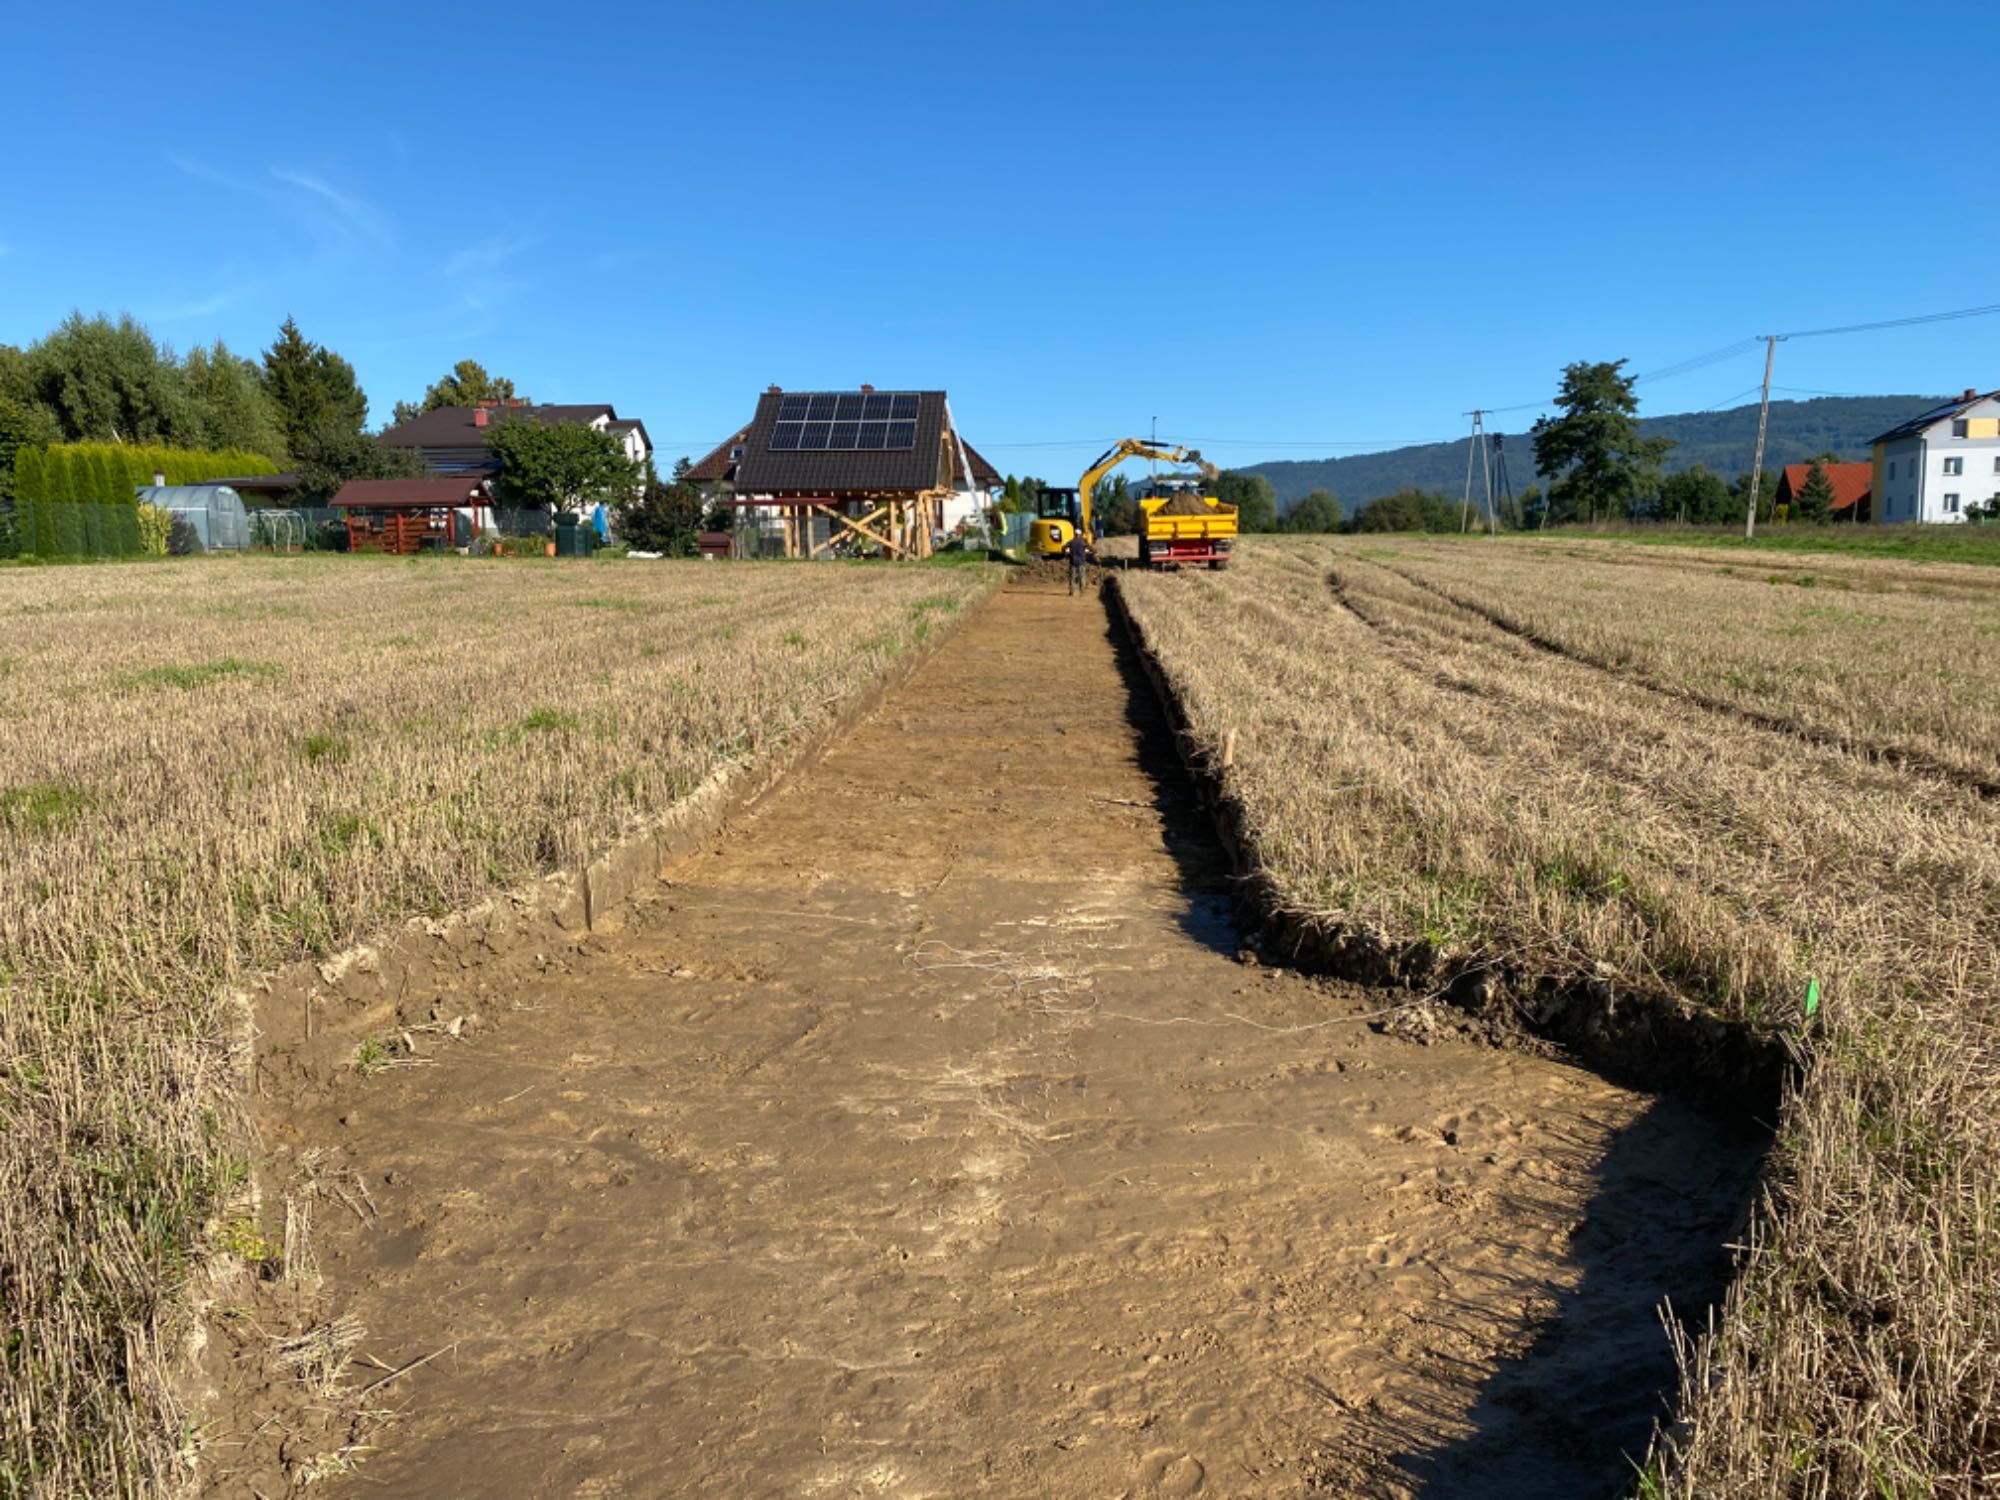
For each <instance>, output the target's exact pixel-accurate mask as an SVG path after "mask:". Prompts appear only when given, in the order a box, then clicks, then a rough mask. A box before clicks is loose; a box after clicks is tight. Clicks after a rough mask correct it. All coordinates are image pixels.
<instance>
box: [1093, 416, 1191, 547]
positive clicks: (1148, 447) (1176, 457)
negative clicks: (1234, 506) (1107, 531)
mask: <svg viewBox="0 0 2000 1500" xmlns="http://www.w3.org/2000/svg"><path fill="white" fill-rule="evenodd" d="M1128 458H1151V459H1157V460H1159V461H1160V462H1161V463H1169V464H1193V465H1194V466H1195V467H1196V468H1198V469H1200V470H1201V473H1202V477H1203V478H1204V479H1207V480H1209V481H1210V482H1211V483H1213V482H1214V481H1215V480H1217V479H1219V478H1221V477H1222V471H1221V470H1220V469H1218V468H1216V466H1215V465H1214V464H1212V463H1210V462H1208V461H1207V460H1206V459H1204V458H1203V457H1202V456H1201V455H1200V454H1199V453H1197V452H1195V450H1194V449H1192V448H1157V447H1155V446H1154V445H1153V444H1151V443H1149V442H1147V441H1145V440H1144V439H1143V438H1120V439H1119V440H1118V441H1117V442H1116V443H1114V444H1113V445H1112V446H1111V447H1110V448H1109V449H1107V450H1106V452H1105V454H1104V456H1103V457H1102V458H1100V459H1098V461H1097V462H1096V463H1094V464H1092V465H1091V466H1090V467H1089V468H1087V469H1085V470H1084V471H1083V478H1081V479H1079V480H1078V481H1077V482H1076V503H1077V521H1078V523H1079V525H1080V527H1081V528H1082V531H1083V534H1084V536H1085V537H1086V538H1087V539H1095V537H1096V535H1097V529H1096V527H1095V526H1094V525H1092V523H1091V519H1090V498H1091V492H1092V491H1093V490H1095V489H1096V488H1097V482H1098V480H1100V479H1102V478H1103V477H1104V476H1105V475H1106V474H1109V473H1110V472H1111V471H1112V470H1113V469H1115V468H1117V467H1118V466H1119V465H1120V464H1122V463H1123V462H1125V460H1126V459H1128Z"/></svg>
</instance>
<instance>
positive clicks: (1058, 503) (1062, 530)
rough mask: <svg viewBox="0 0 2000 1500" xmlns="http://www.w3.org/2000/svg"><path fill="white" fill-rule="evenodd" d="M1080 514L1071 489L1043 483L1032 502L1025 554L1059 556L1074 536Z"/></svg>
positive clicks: (1079, 521)
mask: <svg viewBox="0 0 2000 1500" xmlns="http://www.w3.org/2000/svg"><path fill="white" fill-rule="evenodd" d="M1081 516H1082V505H1081V502H1080V501H1079V499H1078V496H1077V492H1076V491H1075V490H1064V489H1055V488H1051V487H1049V486H1044V487H1043V489H1042V493H1041V498H1040V499H1039V500H1038V501H1036V503H1035V519H1034V521H1033V523H1031V524H1030V525H1029V527H1028V556H1030V557H1060V556H1062V551H1063V548H1065V547H1067V546H1068V545H1069V540H1070V538H1071V537H1073V536H1075V535H1076V531H1077V527H1078V525H1079V524H1081ZM1086 540H1091V541H1094V540H1095V538H1087V539H1086Z"/></svg>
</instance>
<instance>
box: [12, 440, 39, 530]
mask: <svg viewBox="0 0 2000 1500" xmlns="http://www.w3.org/2000/svg"><path fill="white" fill-rule="evenodd" d="M46 488H47V482H46V480H45V478H44V473H43V459H42V450H41V449H39V448H23V449H22V450H21V451H20V452H19V453H17V454H16V455H15V456H14V538H13V540H14V550H15V552H16V554H19V555H31V556H41V555H42V548H41V540H40V538H41V532H40V529H39V528H40V521H41V514H42V492H43V491H44V490H45V489H46Z"/></svg>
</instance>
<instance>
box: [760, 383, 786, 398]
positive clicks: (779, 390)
mask: <svg viewBox="0 0 2000 1500" xmlns="http://www.w3.org/2000/svg"><path fill="white" fill-rule="evenodd" d="M764 390H765V393H766V394H767V395H772V396H782V395H783V394H784V393H785V388H784V387H783V386H781V385H767V386H765V387H764Z"/></svg>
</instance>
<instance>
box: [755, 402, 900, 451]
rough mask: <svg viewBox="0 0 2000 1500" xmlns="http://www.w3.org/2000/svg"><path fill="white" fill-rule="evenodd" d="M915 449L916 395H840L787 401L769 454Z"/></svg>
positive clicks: (773, 432)
mask: <svg viewBox="0 0 2000 1500" xmlns="http://www.w3.org/2000/svg"><path fill="white" fill-rule="evenodd" d="M916 445H917V396H916V393H915V392H914V391H866V392H864V391H838V392H830V393H822V394H820V395H816V396H786V397H785V398H784V399H783V400H781V401H780V402H779V403H778V420H777V422H776V424H775V425H774V426H773V427H772V428H771V451H772V452H773V453H834V452H839V453H846V452H853V451H857V450H862V449H868V450H894V449H909V448H914V447H915V446H916Z"/></svg>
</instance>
